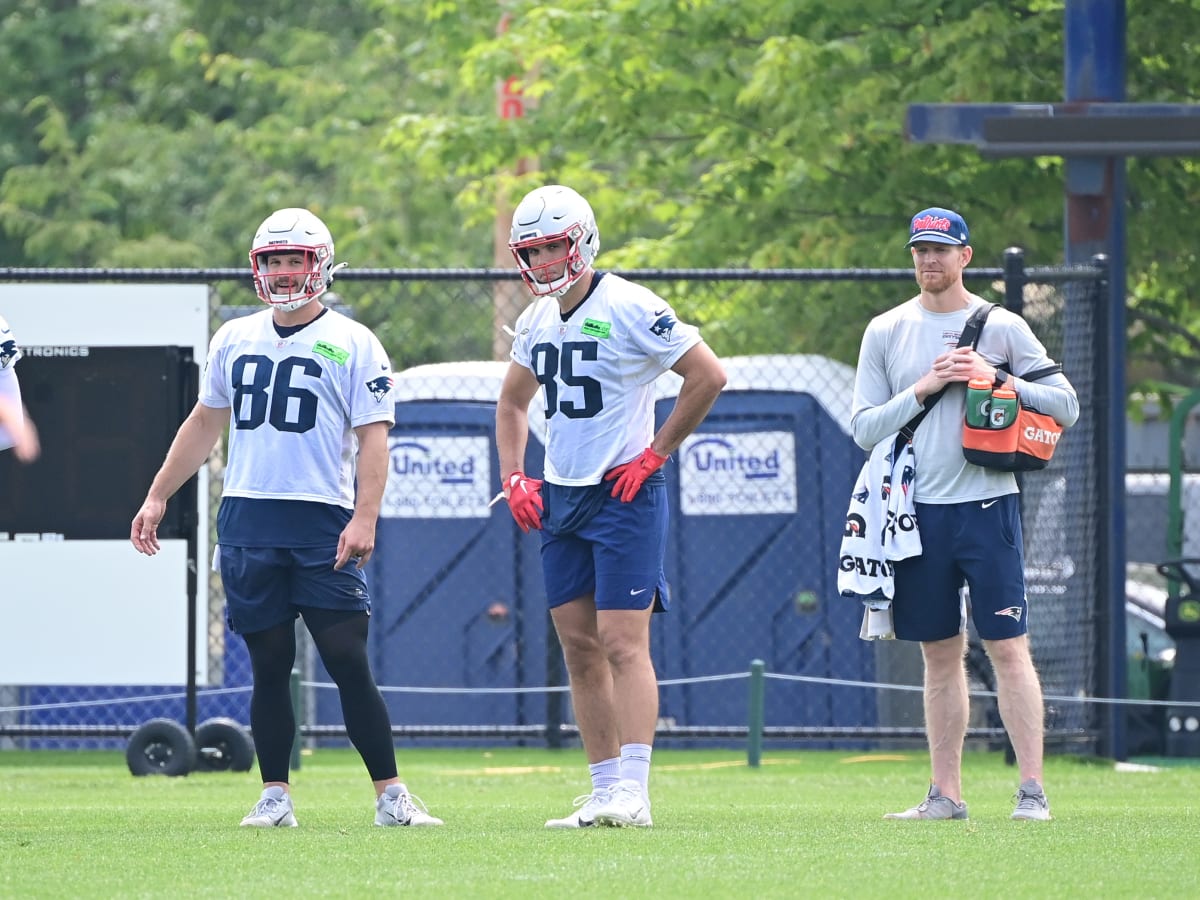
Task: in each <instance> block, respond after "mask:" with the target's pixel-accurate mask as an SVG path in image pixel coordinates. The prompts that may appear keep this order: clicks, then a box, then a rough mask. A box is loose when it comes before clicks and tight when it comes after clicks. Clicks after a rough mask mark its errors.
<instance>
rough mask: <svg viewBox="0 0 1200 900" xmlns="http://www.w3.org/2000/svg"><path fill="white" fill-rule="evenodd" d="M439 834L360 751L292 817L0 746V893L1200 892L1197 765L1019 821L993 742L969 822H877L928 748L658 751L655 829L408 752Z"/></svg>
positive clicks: (245, 791) (1083, 780)
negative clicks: (385, 811) (254, 814)
mask: <svg viewBox="0 0 1200 900" xmlns="http://www.w3.org/2000/svg"><path fill="white" fill-rule="evenodd" d="M400 763H401V777H402V778H404V779H406V780H407V781H408V783H409V785H410V787H411V788H412V790H413V792H414V793H416V794H417V795H419V796H420V797H422V798H423V799H424V800H425V802H426V804H427V805H428V806H429V808H430V811H431V812H433V813H434V814H435V815H438V816H440V817H442V818H443V819H445V820H446V825H445V826H444V827H443V828H436V829H412V830H409V829H390V828H389V829H385V828H376V827H374V826H373V825H372V822H373V805H372V791H371V788H370V783H369V781H368V780H367V776H366V773H365V771H364V770H363V768H362V765H361V763H360V762H359V760H358V757H357V756H356V755H354V754H353V752H351V751H344V750H318V751H317V752H315V753H313V754H312V755H308V756H305V757H304V759H303V765H302V768H301V770H300V771H299V772H297V773H295V776H294V778H293V797H294V799H295V803H296V816H297V818H298V819H299V821H300V827H299V828H289V829H270V830H267V829H249V828H239V827H238V821H239V820H240V818H241V816H242V815H243V814H245V812H246V811H247V810H248V809H249V808H250V806H252V805H253V803H254V801H255V800H256V799H257V798H258V793H259V784H258V779H257V773H256V772H245V773H232V772H221V773H195V774H192V775H190V776H188V777H186V778H166V777H162V776H152V777H146V778H135V777H133V776H131V775H130V774H129V773H128V771H127V769H126V768H125V763H124V757H123V755H122V754H119V753H100V752H80V753H49V752H41V753H27V752H16V751H13V752H0V896H3V897H6V898H7V897H12V898H35V897H47V898H62V897H84V898H93V897H121V898H133V897H181V896H182V897H269V898H276V900H278V898H283V897H355V898H357V897H390V896H396V897H399V896H402V895H408V894H419V895H420V896H423V897H434V898H441V897H464V898H467V897H471V898H475V897H480V898H492V897H514V898H525V900H528V898H540V897H567V896H581V897H589V896H590V897H611V898H638V897H655V898H657V897H722V898H724V897H729V898H759V897H854V898H866V897H887V898H904V897H914V898H916V897H919V898H927V897H934V896H955V895H958V896H971V897H979V898H988V897H996V898H1000V897H1006V898H1008V897H1022V898H1023V897H1071V898H1076V897H1078V898H1092V897H1102V898H1113V897H1137V898H1151V897H1163V898H1184V897H1200V802H1198V800H1197V798H1198V797H1200V767H1172V768H1165V769H1162V770H1159V771H1135V772H1127V771H1117V770H1115V769H1114V767H1113V765H1112V764H1111V763H1102V762H1096V761H1087V760H1079V759H1074V758H1062V757H1055V758H1052V759H1050V760H1049V761H1048V764H1047V771H1046V785H1047V792H1048V794H1049V797H1050V801H1051V807H1052V810H1053V812H1054V820H1053V821H1052V822H1046V823H1040V822H1014V821H1012V820H1010V819H1009V813H1010V812H1011V811H1012V800H1011V797H1012V794H1013V793H1014V791H1015V789H1016V784H1017V777H1016V772H1015V770H1014V769H1012V768H1010V767H1008V766H1006V765H1005V764H1004V761H1003V759H1002V758H1001V756H1000V755H998V754H991V753H971V754H968V757H967V760H966V763H965V765H964V778H965V785H966V800H967V802H968V804H969V806H970V810H971V819H970V820H969V821H967V822H896V821H884V820H883V819H882V814H883V813H884V812H887V811H890V810H898V809H903V808H906V807H908V806H911V805H913V804H915V803H916V802H917V801H918V800H920V799H921V796H922V795H923V794H924V791H925V788H926V784H927V778H928V775H927V772H928V760H927V756H926V754H925V753H924V752H907V753H899V754H884V753H874V754H866V755H857V754H852V753H837V752H806V751H790V750H789V751H778V752H771V751H770V747H769V746H768V748H767V752H766V753H765V754H764V756H763V765H762V766H761V767H760V768H757V769H750V768H748V767H747V765H746V759H745V755H744V754H742V753H738V752H736V751H667V750H658V751H656V752H655V755H654V771H653V775H652V779H651V790H652V799H653V802H654V821H655V825H654V828H653V829H651V830H626V829H610V828H591V829H584V830H579V831H556V832H551V831H547V830H545V829H544V828H543V827H542V823H543V821H544V820H545V819H546V818H548V817H550V816H561V815H565V814H566V813H567V812H568V811H569V810H570V807H571V800H572V799H573V798H574V797H575V796H576V795H577V794H579V793H582V792H583V791H584V789H585V787H586V769H585V768H584V760H583V755H582V752H581V751H579V750H575V749H572V750H560V751H547V750H525V749H502V750H483V749H454V750H429V749H420V750H408V749H401V750H400Z"/></svg>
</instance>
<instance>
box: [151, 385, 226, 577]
mask: <svg viewBox="0 0 1200 900" xmlns="http://www.w3.org/2000/svg"><path fill="white" fill-rule="evenodd" d="M228 422H229V408H228V407H226V408H223V409H218V408H214V407H211V406H205V405H204V404H203V403H197V404H196V405H195V406H194V407H192V411H191V412H190V413H189V414H188V417H187V418H186V419H184V421H183V424H182V425H180V426H179V431H178V432H176V434H175V440H173V441H172V442H171V448H170V449H169V450H168V451H167V456H166V459H164V460H163V464H162V467H161V468H160V469H159V470H158V474H156V475H155V476H154V481H153V482H151V484H150V490H149V491H147V492H146V499H145V500H144V501H143V502H142V508H141V509H139V510H138V511H137V515H135V516H134V517H133V524H132V525H131V526H130V529H129V540H130V541H131V542H132V543H133V546H134V548H135V549H136V550H137V551H138V552H139V553H144V554H146V555H147V556H153V555H154V554H155V553H157V552H158V550H159V543H158V523H159V522H161V521H162V518H163V515H164V514H165V513H166V510H167V501H168V500H170V499H171V497H173V496H174V494H175V492H176V491H177V490H179V488H180V487H182V486H183V483H184V482H185V481H187V480H188V479H189V478H191V477H192V476H193V475H195V474H196V472H197V470H198V469H199V468H200V466H202V465H203V464H204V461H205V460H206V459H208V455H209V454H210V453H211V452H212V448H213V447H214V446H215V445H216V443H217V439H218V438H219V437H220V436H221V432H222V431H224V430H225V426H226V424H227V423H228Z"/></svg>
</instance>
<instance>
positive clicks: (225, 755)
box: [196, 716, 254, 772]
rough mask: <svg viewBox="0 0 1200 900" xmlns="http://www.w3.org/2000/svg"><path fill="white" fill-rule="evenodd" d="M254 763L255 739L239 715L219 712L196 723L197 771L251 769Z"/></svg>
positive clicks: (246, 770) (242, 770)
mask: <svg viewBox="0 0 1200 900" xmlns="http://www.w3.org/2000/svg"><path fill="white" fill-rule="evenodd" d="M206 751H208V752H206ZM214 751H215V752H214ZM253 765H254V741H253V739H251V737H250V732H249V731H248V730H247V729H245V728H244V727H242V724H241V723H240V722H238V721H237V720H236V719H228V718H225V717H223V716H218V717H217V718H213V719H205V720H204V721H203V722H201V723H200V724H199V725H198V726H196V771H197V772H249V771H250V769H251V767H252V766H253Z"/></svg>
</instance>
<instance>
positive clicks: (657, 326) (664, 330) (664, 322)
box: [650, 313, 675, 343]
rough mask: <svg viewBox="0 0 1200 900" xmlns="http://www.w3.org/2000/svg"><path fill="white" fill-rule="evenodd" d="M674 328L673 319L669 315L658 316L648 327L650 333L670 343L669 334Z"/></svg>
mask: <svg viewBox="0 0 1200 900" xmlns="http://www.w3.org/2000/svg"><path fill="white" fill-rule="evenodd" d="M674 328H675V317H674V316H673V315H671V314H670V313H667V314H666V315H665V316H659V317H658V318H657V319H655V320H654V324H653V325H651V326H650V333H651V334H656V335H658V336H659V337H660V338H662V339H663V340H664V341H667V342H668V343H670V340H671V332H672V331H673V330H674Z"/></svg>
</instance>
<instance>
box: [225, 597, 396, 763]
mask: <svg viewBox="0 0 1200 900" xmlns="http://www.w3.org/2000/svg"><path fill="white" fill-rule="evenodd" d="M301 615H302V616H303V617H304V624H305V625H306V626H307V627H308V631H309V634H311V635H312V637H313V643H315V644H316V647H317V652H318V653H319V654H320V656H321V662H322V663H324V665H325V669H326V671H328V672H329V676H330V677H331V678H332V679H333V682H334V684H336V685H337V689H338V697H339V698H340V700H341V704H342V717H343V718H344V719H345V722H346V734H347V736H349V738H350V743H352V744H353V745H354V748H355V749H356V750H358V753H359V756H361V757H362V760H363V763H364V764H365V765H366V767H367V772H368V773H369V774H370V776H371V780H372V781H383V780H386V779H389V778H395V777H396V751H395V747H394V745H393V744H392V724H391V720H390V719H389V718H388V711H387V705H386V704H385V703H384V702H383V695H381V694H380V693H379V688H378V687H377V686H376V684H375V678H374V676H373V675H372V674H371V665H370V662H369V661H368V659H367V623H368V621H369V619H368V617H367V614H366V613H363V612H344V611H340V610H330V609H318V608H316V607H311V606H307V607H304V608H303V609H302V610H301ZM243 637H244V638H245V640H246V647H247V649H248V650H249V651H250V666H251V668H252V670H253V672H254V690H253V692H252V693H251V695H250V729H251V731H252V732H253V733H254V746H255V750H256V751H257V754H258V768H259V772H260V773H261V775H262V780H263V781H264V782H268V781H283V782H286V781H287V780H288V767H289V764H290V761H291V755H292V740H293V737H294V735H295V732H296V714H295V711H294V710H293V709H292V694H291V687H290V679H291V674H292V667H293V666H294V665H295V664H296V629H295V626H294V624H293V623H292V622H283V623H281V624H279V625H276V626H275V627H273V628H268V629H266V630H265V631H255V632H252V633H251V634H247V635H244V636H243Z"/></svg>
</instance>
